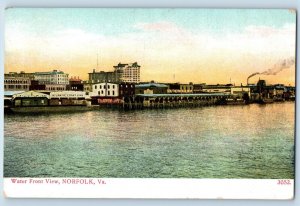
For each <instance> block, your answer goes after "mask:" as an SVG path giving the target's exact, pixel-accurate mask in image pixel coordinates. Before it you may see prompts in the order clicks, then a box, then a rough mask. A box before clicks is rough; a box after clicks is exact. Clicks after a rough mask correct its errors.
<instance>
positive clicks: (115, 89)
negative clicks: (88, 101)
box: [90, 83, 119, 97]
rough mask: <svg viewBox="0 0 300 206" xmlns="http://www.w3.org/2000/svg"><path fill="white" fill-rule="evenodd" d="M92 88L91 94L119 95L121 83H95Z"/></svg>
mask: <svg viewBox="0 0 300 206" xmlns="http://www.w3.org/2000/svg"><path fill="white" fill-rule="evenodd" d="M92 89H93V91H92V92H91V93H90V96H100V97H118V96H119V84H113V83H99V84H94V85H93V87H92Z"/></svg>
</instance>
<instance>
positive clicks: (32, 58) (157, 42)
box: [5, 9, 296, 85]
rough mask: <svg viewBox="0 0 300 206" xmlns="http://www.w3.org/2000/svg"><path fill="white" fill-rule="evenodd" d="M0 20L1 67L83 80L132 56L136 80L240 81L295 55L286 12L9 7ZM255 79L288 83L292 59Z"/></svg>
mask: <svg viewBox="0 0 300 206" xmlns="http://www.w3.org/2000/svg"><path fill="white" fill-rule="evenodd" d="M5 18H6V24H5V72H13V71H17V72H19V71H25V72H36V71H51V70H53V69H58V70H62V71H64V72H66V73H69V76H70V77H71V76H79V77H80V78H81V79H83V80H86V79H87V78H88V74H87V73H88V72H92V70H93V69H96V70H97V71H100V70H103V71H112V70H113V66H114V65H116V64H118V63H119V62H121V63H132V62H138V64H139V65H141V80H142V81H150V80H155V81H158V82H181V83H188V82H193V83H208V84H217V83H220V84H221V83H230V81H231V83H235V84H236V85H240V84H241V83H243V84H246V80H247V77H248V76H249V75H250V74H252V73H254V72H260V73H261V72H264V71H266V70H268V69H270V68H273V67H274V65H275V64H277V65H278V64H280V63H281V62H282V61H284V60H285V59H290V58H294V57H295V41H296V14H295V12H293V11H290V10H278V9H277V10H275V9H273V10H263V9H259V10H233V9H232V10H231V9H225V10H218V9H8V10H6V15H5ZM97 56H98V67H97ZM258 78H261V79H265V80H266V81H267V83H269V84H275V83H283V84H286V85H295V65H294V64H293V65H291V66H290V67H289V68H285V69H283V70H282V71H280V72H279V73H278V74H276V75H257V76H255V77H253V78H251V80H250V83H256V81H257V80H258Z"/></svg>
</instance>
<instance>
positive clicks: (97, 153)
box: [4, 8, 296, 179]
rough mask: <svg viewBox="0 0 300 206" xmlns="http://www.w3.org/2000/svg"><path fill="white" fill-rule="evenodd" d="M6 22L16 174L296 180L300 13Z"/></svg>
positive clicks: (9, 162) (92, 14)
mask: <svg viewBox="0 0 300 206" xmlns="http://www.w3.org/2000/svg"><path fill="white" fill-rule="evenodd" d="M5 19H6V22H5V71H4V72H5V75H4V90H5V91H4V104H5V105H4V110H5V115H4V177H114V178H156V177H158V178H221V179H224V178H238V179H240V178H251V179H294V119H295V41H296V36H295V35H296V12H295V11H294V10H287V9H276V10H275V9H269V10H268V9H259V10H255V9H251V10H250V9H249V10H235V9H224V10H222V9H75V8H73V9H37V8H35V9H28V8H27V9H20V8H19V9H18V8H17V9H15V8H10V9H7V10H6V14H5Z"/></svg>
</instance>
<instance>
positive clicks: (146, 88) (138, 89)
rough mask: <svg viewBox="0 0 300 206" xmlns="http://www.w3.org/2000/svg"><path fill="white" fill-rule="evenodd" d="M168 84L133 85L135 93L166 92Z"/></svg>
mask: <svg viewBox="0 0 300 206" xmlns="http://www.w3.org/2000/svg"><path fill="white" fill-rule="evenodd" d="M167 91H168V86H167V85H166V84H158V83H153V82H151V83H146V84H137V85H135V94H167Z"/></svg>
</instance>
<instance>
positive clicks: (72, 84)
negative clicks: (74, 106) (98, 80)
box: [67, 77, 84, 91]
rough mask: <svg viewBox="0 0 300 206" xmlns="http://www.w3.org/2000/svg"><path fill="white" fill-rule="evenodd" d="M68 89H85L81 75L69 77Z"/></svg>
mask: <svg viewBox="0 0 300 206" xmlns="http://www.w3.org/2000/svg"><path fill="white" fill-rule="evenodd" d="M67 90H71V91H83V90H84V86H83V83H82V80H81V79H79V77H71V78H70V79H69V85H68V86H67Z"/></svg>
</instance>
